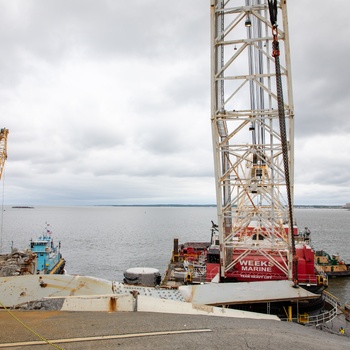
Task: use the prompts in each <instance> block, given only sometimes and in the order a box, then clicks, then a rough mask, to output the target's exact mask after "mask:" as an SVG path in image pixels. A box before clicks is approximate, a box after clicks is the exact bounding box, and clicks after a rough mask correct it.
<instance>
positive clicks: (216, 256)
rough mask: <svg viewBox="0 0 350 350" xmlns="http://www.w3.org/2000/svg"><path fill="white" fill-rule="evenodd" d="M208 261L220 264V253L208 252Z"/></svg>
mask: <svg viewBox="0 0 350 350" xmlns="http://www.w3.org/2000/svg"><path fill="white" fill-rule="evenodd" d="M208 263H210V264H219V263H220V254H208Z"/></svg>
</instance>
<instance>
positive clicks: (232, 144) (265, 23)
mask: <svg viewBox="0 0 350 350" xmlns="http://www.w3.org/2000/svg"><path fill="white" fill-rule="evenodd" d="M277 6H278V20H279V22H278V36H277V37H278V41H279V44H280V52H281V55H280V63H281V76H282V85H283V94H284V110H285V118H286V130H287V139H288V153H289V173H290V186H291V192H292V193H293V163H294V162H293V138H294V135H293V117H294V112H293V98H292V84H291V79H290V76H291V73H290V72H291V69H290V51H289V40H288V23H287V8H286V0H282V1H277ZM272 41H273V34H272V26H271V23H270V17H269V9H268V1H267V0H211V96H212V101H211V104H212V111H211V122H212V137H213V148H214V166H215V180H216V194H217V201H216V202H217V210H218V226H219V234H220V265H221V276H222V277H225V276H226V275H227V273H228V272H229V271H232V270H234V267H235V264H237V263H238V262H239V261H240V260H241V259H243V258H244V257H246V256H247V255H249V254H251V253H254V254H257V255H261V256H262V257H264V259H266V258H267V259H268V260H269V262H271V264H273V265H274V266H278V268H279V269H280V270H281V271H282V273H283V274H285V278H288V279H291V278H292V258H293V256H292V249H291V242H292V241H291V240H292V232H291V230H290V229H288V221H289V215H288V202H287V199H286V178H285V172H284V166H283V155H282V141H281V134H280V129H279V119H278V118H279V115H278V114H279V113H278V101H277V96H278V93H277V91H276V73H275V59H274V57H273V55H272V50H273V49H272ZM291 227H293V226H291Z"/></svg>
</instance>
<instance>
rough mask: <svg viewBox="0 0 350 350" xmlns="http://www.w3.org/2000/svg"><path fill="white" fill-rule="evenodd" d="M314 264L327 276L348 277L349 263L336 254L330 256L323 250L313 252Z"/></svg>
mask: <svg viewBox="0 0 350 350" xmlns="http://www.w3.org/2000/svg"><path fill="white" fill-rule="evenodd" d="M315 266H316V269H317V270H318V271H323V272H324V273H326V274H327V276H328V277H350V264H346V263H345V262H344V261H343V260H341V259H340V257H339V255H338V254H333V255H332V256H330V255H329V254H328V253H327V252H325V251H324V250H319V251H316V252H315Z"/></svg>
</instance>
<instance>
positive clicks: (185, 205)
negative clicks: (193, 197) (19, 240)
mask: <svg viewBox="0 0 350 350" xmlns="http://www.w3.org/2000/svg"><path fill="white" fill-rule="evenodd" d="M95 206H96V207H174V208H177V207H180V208H196V207H199V208H203V207H204V208H205V207H210V208H215V207H216V204H98V205H95ZM294 208H295V209H350V208H346V207H344V206H343V205H313V204H308V205H295V206H294Z"/></svg>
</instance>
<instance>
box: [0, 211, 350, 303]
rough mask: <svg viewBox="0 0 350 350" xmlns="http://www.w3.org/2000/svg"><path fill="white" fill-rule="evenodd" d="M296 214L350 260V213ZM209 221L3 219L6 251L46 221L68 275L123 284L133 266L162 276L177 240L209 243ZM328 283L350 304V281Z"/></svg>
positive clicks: (102, 214)
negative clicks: (149, 268)
mask: <svg viewBox="0 0 350 350" xmlns="http://www.w3.org/2000/svg"><path fill="white" fill-rule="evenodd" d="M295 216H296V219H297V222H298V226H299V227H300V228H303V227H305V226H307V227H309V228H310V229H311V231H312V243H313V246H314V248H315V249H317V250H318V249H324V250H326V251H327V252H329V253H330V254H334V253H339V254H340V256H341V258H343V259H344V260H346V261H347V262H350V211H347V210H342V209H297V210H296V211H295ZM210 220H214V221H216V208H211V207H191V208H174V207H36V208H35V209H14V208H10V207H8V208H5V211H4V212H3V218H2V233H1V242H2V252H9V250H10V247H11V241H14V246H15V247H18V248H24V247H27V245H28V243H29V240H30V238H36V237H37V236H39V235H40V234H41V233H42V232H43V231H44V228H45V223H46V222H48V223H50V225H51V229H52V231H53V237H54V239H56V240H57V241H58V240H60V241H61V242H62V253H63V256H64V258H65V259H66V261H67V264H66V269H67V271H68V273H71V274H84V275H90V276H95V277H100V278H105V279H109V280H117V281H121V280H122V278H123V272H124V271H125V270H126V269H128V268H130V267H137V266H144V267H154V268H157V269H159V271H160V273H161V274H163V273H164V271H165V269H166V266H167V264H168V261H169V259H170V255H171V251H172V246H173V239H174V238H179V240H180V241H182V242H183V241H188V240H193V241H195V240H202V241H203V240H204V241H207V240H209V237H210V227H211V223H210ZM329 282H330V286H329V288H328V290H329V292H331V293H333V294H334V295H336V296H337V297H338V298H339V299H340V300H341V302H345V301H347V302H350V278H348V279H346V278H345V279H332V280H330V281H329Z"/></svg>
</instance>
